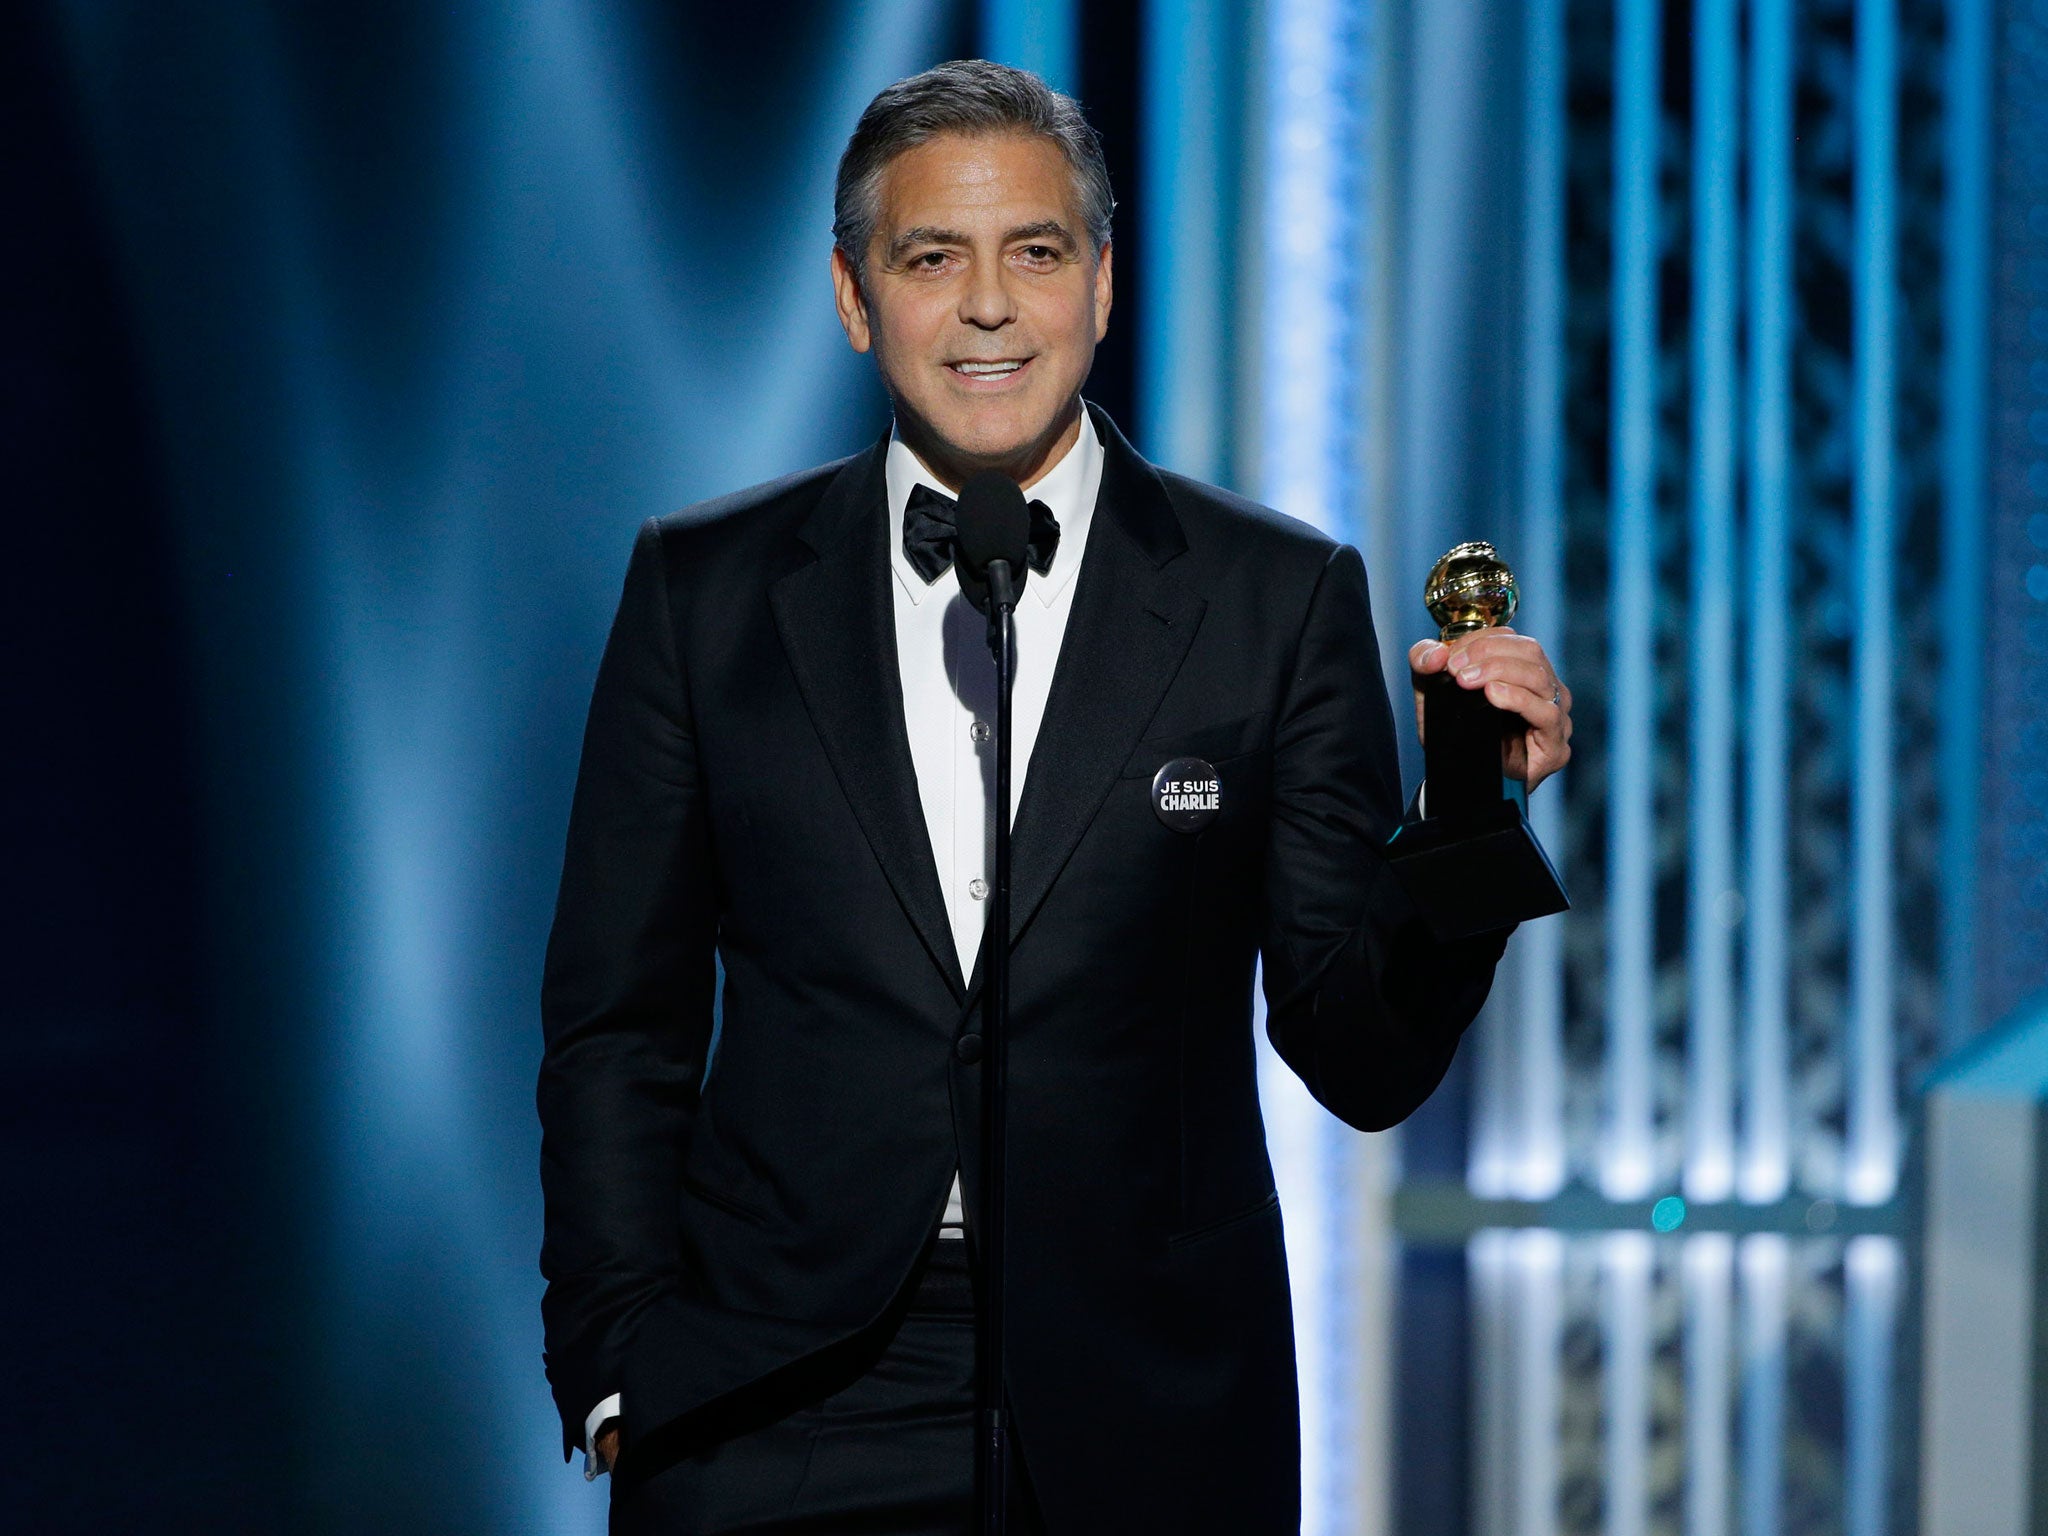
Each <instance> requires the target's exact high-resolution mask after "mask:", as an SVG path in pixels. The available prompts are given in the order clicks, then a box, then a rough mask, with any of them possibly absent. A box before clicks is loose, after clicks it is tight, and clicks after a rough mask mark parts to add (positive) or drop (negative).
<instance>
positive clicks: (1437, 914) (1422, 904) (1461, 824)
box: [1387, 798, 1571, 939]
mask: <svg viewBox="0 0 2048 1536" xmlns="http://www.w3.org/2000/svg"><path fill="white" fill-rule="evenodd" d="M1387 863H1388V864H1389V865H1390V866H1391V867H1392V869H1393V871H1394V874H1395V877H1396V878H1397V879H1399V880H1400V882H1401V885H1402V887H1403V888H1404V889H1405V890H1406V891H1407V892H1408V897H1409V899H1410V900H1411V901H1413V902H1414V903H1415V909H1416V911H1418V912H1420V913H1421V914H1422V920H1423V921H1424V922H1426V923H1427V924H1429V929H1430V932H1431V933H1433V934H1435V935H1436V936H1437V937H1438V938H1439V939H1463V938H1470V937H1471V936H1472V935H1473V934H1476V933H1493V932H1495V931H1497V930H1499V929H1502V928H1508V927H1512V926H1513V925H1514V924H1516V923H1521V922H1527V921H1528V920H1529V919H1530V918H1532V917H1548V916H1549V915H1550V914H1551V913H1553V912H1563V911H1565V910H1566V909H1567V908H1569V907H1570V906H1571V902H1570V901H1569V900H1568V899H1567V898H1566V896H1565V893H1564V884H1563V882H1562V881H1560V880H1559V879H1558V878H1557V871H1556V870H1555V869H1553V868H1551V865H1550V856H1549V855H1548V854H1546V853H1545V852H1544V851H1543V845H1542V844H1541V843H1539V842H1537V841H1536V834H1535V833H1534V832H1533V831H1532V830H1530V827H1529V822H1528V819H1527V818H1526V817H1524V816H1523V814H1522V807H1521V806H1520V805H1519V804H1518V803H1517V802H1516V801H1514V800H1511V799H1507V798H1503V799H1501V800H1500V801H1499V802H1498V804H1497V806H1496V807H1495V809H1494V810H1493V811H1492V812H1491V813H1490V814H1487V813H1480V814H1466V815H1460V816H1449V815H1446V816H1436V817H1432V818H1431V819H1429V820H1428V821H1416V822H1410V823H1408V824H1407V825H1405V826H1403V827H1402V828H1401V829H1400V831H1398V832H1396V833H1395V834H1394V838H1393V841H1392V842H1390V843H1388V844H1387Z"/></svg>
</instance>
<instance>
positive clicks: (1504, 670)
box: [1451, 651, 1559, 700]
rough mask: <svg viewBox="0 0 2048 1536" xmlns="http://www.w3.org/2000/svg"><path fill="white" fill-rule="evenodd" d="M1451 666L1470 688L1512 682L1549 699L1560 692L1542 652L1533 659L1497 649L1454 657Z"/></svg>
mask: <svg viewBox="0 0 2048 1536" xmlns="http://www.w3.org/2000/svg"><path fill="white" fill-rule="evenodd" d="M1451 667H1452V674H1451V675H1452V676H1454V677H1455V678H1457V680H1458V682H1459V683H1460V684H1462V685H1463V686H1464V687H1467V688H1478V687H1481V686H1483V685H1485V684H1487V683H1496V682H1497V683H1509V684H1512V685H1513V686H1515V687H1517V688H1526V689H1528V690H1529V691H1530V692H1531V693H1540V694H1541V695H1543V697H1544V698H1545V699H1546V700H1548V699H1550V698H1551V697H1552V696H1553V695H1554V694H1556V693H1558V692H1559V688H1558V680H1557V674H1556V673H1554V672H1552V671H1551V670H1550V666H1549V664H1548V663H1547V662H1545V661H1544V660H1543V659H1542V657H1541V656H1540V655H1539V656H1536V657H1533V658H1532V657H1530V656H1527V655H1525V654H1523V653H1521V652H1512V651H1511V652H1500V651H1495V652H1493V653H1492V654H1490V655H1482V656H1471V657H1464V656H1460V657H1454V658H1453V659H1452V663H1451Z"/></svg>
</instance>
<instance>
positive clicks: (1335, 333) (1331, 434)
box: [1258, 0, 1367, 1536]
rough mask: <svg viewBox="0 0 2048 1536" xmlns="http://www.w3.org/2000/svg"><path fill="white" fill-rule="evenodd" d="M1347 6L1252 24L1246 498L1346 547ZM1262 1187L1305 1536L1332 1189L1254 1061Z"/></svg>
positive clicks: (1337, 1463)
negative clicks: (1282, 1264)
mask: <svg viewBox="0 0 2048 1536" xmlns="http://www.w3.org/2000/svg"><path fill="white" fill-rule="evenodd" d="M1363 9H1364V7H1363V3H1362V0H1273V3H1272V4H1271V6H1270V7H1269V8H1268V10H1267V11H1266V13H1265V26H1266V31H1265V39H1264V42H1265V50H1264V53H1265V58H1264V62H1265V70H1264V73H1263V78H1262V79H1261V81H1260V96H1261V99H1262V101H1263V105H1264V111H1265V115H1266V121H1265V123H1264V130H1265V131H1264V134H1263V163H1262V165H1261V167H1260V172H1261V177H1260V179H1261V183H1262V200H1261V207H1260V215H1259V216H1260V229H1261V236H1262V247H1263V249H1262V253H1261V254H1262V257H1263V261H1262V267H1263V271H1264V274H1265V277H1264V283H1263V288H1264V303H1263V307H1262V313H1261V315H1260V317H1259V318H1260V325H1259V331H1260V366H1259V378H1260V389H1259V400H1260V405H1261V416H1260V432H1259V439H1260V442H1259V462H1260V464H1261V466H1262V471H1261V476H1260V483H1259V489H1258V494H1259V498H1260V499H1261V500H1262V501H1265V502H1266V503H1268V504H1269V505H1271V506H1274V507H1277V508H1279V509H1280V510H1281V511H1282V512H1286V513H1289V514H1291V515H1293V516H1295V517H1299V518H1301V519H1303V520H1304V521H1306V522H1310V523H1313V524H1315V525H1316V526H1317V527H1319V528H1322V529H1325V530H1327V531H1329V532H1332V533H1335V534H1337V535H1338V536H1339V537H1340V538H1344V537H1351V536H1352V535H1353V533H1354V530H1353V529H1352V527H1351V526H1350V525H1351V516H1350V513H1351V499H1352V484H1351V476H1350V474H1349V473H1348V471H1349V468H1350V466H1351V465H1352V464H1353V463H1354V462H1355V459H1354V452H1353V450H1354V447H1355V444H1354V442H1353V439H1352V435H1351V434H1352V429H1353V418H1354V412H1353V410H1352V406H1353V404H1354V401H1355V398H1356V391H1355V389H1354V387H1353V385H1354V380H1353V378H1352V376H1351V374H1352V362H1353V358H1354V356H1355V352H1354V348H1353V345H1352V336H1353V332H1354V330H1355V321H1356V316H1355V314H1354V313H1353V311H1354V309H1355V308H1356V305H1357V301H1358V299H1359V297H1360V285H1359V282H1358V272H1357V266H1358V259H1359V258H1358V252H1357V250H1356V247H1357V244H1358V242H1357V241H1356V240H1354V239H1353V238H1352V220H1351V217H1350V215H1351V191H1352V183H1351V179H1350V178H1351V164H1352V160H1353V158H1354V152H1355V148H1356V145H1355V138H1354V134H1353V131H1352V121H1351V109H1350V103H1349V101H1348V99H1347V92H1348V91H1349V90H1351V89H1352V88H1354V87H1355V86H1356V84H1357V83H1358V82H1359V81H1362V80H1363V79H1365V78H1367V75H1366V71H1365V70H1364V69H1363V68H1362V67H1360V61H1359V60H1358V59H1357V58H1356V57H1355V55H1356V54H1357V53H1358V52H1359V50H1360V48H1361V40H1362V38H1363V36H1364V26H1363V23H1364V20H1365V17H1364V15H1363ZM1260 1089H1261V1095H1262V1098H1263V1100H1264V1103H1265V1107H1266V1115H1267V1127H1268V1140H1269V1144H1270V1145H1271V1147H1272V1150H1273V1154H1274V1176H1275V1178H1276V1179H1277V1180H1278V1181H1279V1183H1280V1196H1281V1203H1282V1205H1283V1207H1284V1209H1285V1210H1286V1213H1287V1256H1288V1270H1289V1274H1290V1277H1291V1281H1292V1285H1293V1291H1294V1331H1295V1359H1296V1369H1297V1371H1298V1373H1299V1377H1300V1397H1301V1459H1302V1468H1301V1471H1302V1488H1301V1491H1302V1512H1301V1514H1302V1518H1301V1529H1302V1531H1303V1532H1304V1536H1326V1533H1332V1532H1336V1531H1338V1530H1341V1529H1343V1528H1344V1525H1345V1521H1346V1510H1345V1508H1344V1505H1345V1503H1346V1500H1347V1495H1348V1492H1349V1489H1350V1484H1349V1482H1348V1480H1347V1479H1346V1477H1345V1475H1344V1473H1345V1470H1346V1469H1347V1468H1348V1466H1349V1464H1350V1460H1351V1455H1350V1449H1349V1447H1348V1446H1346V1445H1343V1444H1340V1443H1339V1436H1338V1431H1339V1429H1340V1427H1341V1425H1342V1423H1343V1415H1342V1400H1341V1391H1342V1384H1343V1378H1342V1369H1341V1368H1342V1363H1343V1359H1344V1351H1345V1332H1346V1330H1345V1329H1344V1328H1343V1327H1342V1326H1341V1322H1342V1316H1343V1294H1342V1292H1343V1287H1342V1286H1341V1285H1340V1284H1339V1283H1338V1269H1339V1264H1340V1260H1341V1257H1342V1252H1343V1247H1342V1245H1343V1231H1342V1226H1341V1218H1342V1213H1343V1211H1344V1209H1345V1208H1344V1206H1343V1204H1342V1203H1341V1198H1340V1197H1341V1195H1342V1193H1343V1191H1342V1190H1341V1189H1340V1188H1339V1187H1338V1184H1339V1181H1338V1180H1337V1179H1336V1178H1335V1177H1334V1169H1333V1166H1332V1164H1333V1161H1334V1158H1333V1143H1334V1138H1335V1136H1336V1134H1337V1133H1336V1132H1334V1131H1333V1130H1332V1128H1331V1126H1330V1123H1329V1121H1328V1118H1327V1116H1325V1114H1324V1113H1323V1111H1322V1110H1321V1108H1320V1107H1319V1106H1317V1105H1316V1103H1315V1102H1314V1101H1313V1100H1312V1099H1311V1098H1310V1097H1309V1095H1308V1093H1307V1091H1306V1090H1305V1089H1303V1088H1302V1087H1301V1085H1300V1083H1299V1082H1298V1081H1296V1080H1295V1079H1294V1077H1293V1075H1292V1074H1291V1073H1288V1072H1286V1070H1285V1069H1284V1068H1282V1067H1280V1066H1279V1065H1278V1063H1277V1058H1275V1057H1274V1056H1273V1055H1272V1053H1271V1052H1270V1051H1265V1052H1264V1053H1263V1054H1262V1056H1261V1070H1260Z"/></svg>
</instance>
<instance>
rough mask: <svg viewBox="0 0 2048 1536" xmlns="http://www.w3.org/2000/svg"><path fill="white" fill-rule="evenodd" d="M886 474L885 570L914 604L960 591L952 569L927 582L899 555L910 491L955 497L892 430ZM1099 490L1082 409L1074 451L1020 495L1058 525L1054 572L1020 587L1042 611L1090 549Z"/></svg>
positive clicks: (1097, 454) (1097, 453) (1097, 465)
mask: <svg viewBox="0 0 2048 1536" xmlns="http://www.w3.org/2000/svg"><path fill="white" fill-rule="evenodd" d="M885 474H886V476H887V480H888V491H889V569H891V570H892V571H894V572H895V573H896V580H897V582H898V583H899V584H900V585H901V586H902V588H903V590H904V592H905V594H906V595H908V597H909V598H910V601H911V602H912V603H913V604H917V603H922V602H923V601H924V600H925V598H926V597H928V596H930V595H931V594H932V593H933V592H944V593H947V594H950V593H952V592H954V591H956V590H958V587H959V582H958V580H957V578H955V577H954V575H953V571H952V567H950V566H948V567H947V568H946V570H945V571H944V572H943V573H941V574H940V575H939V576H938V577H937V578H936V579H934V580H933V581H931V582H927V581H926V580H925V579H924V578H923V577H922V576H920V575H918V574H917V568H916V567H915V566H913V565H912V564H911V563H910V557H909V556H908V555H906V554H905V553H904V552H903V509H904V507H905V506H907V505H908V504H909V502H910V492H911V489H912V488H913V487H915V486H919V485H928V486H930V487H931V488H932V489H933V490H935V491H937V492H939V493H940V494H941V495H943V496H948V497H950V496H951V495H952V494H953V493H952V492H951V491H949V490H947V489H946V488H945V486H943V485H941V484H940V483H939V481H938V478H937V477H936V476H935V475H933V474H932V472H931V471H930V470H928V469H926V468H925V466H924V460H922V459H920V458H919V457H918V456H917V455H916V454H915V453H913V452H911V450H910V448H909V447H908V446H907V445H906V444H905V443H904V441H903V439H902V438H900V437H898V436H897V435H896V431H895V429H894V428H893V427H892V428H890V431H889V455H888V459H887V462H886V467H885ZM1101 489H1102V439H1101V438H1100V437H1098V436H1096V434H1095V423H1094V421H1093V420H1092V419H1091V418H1090V417H1089V415H1088V410H1087V408H1086V407H1085V406H1084V407H1082V410H1081V431H1080V434H1079V435H1078V436H1077V437H1076V438H1075V439H1074V443H1073V446H1072V447H1070V448H1069V449H1068V450H1067V451H1066V453H1065V454H1063V455H1062V456H1061V458H1060V461H1059V462H1058V463H1057V464H1055V465H1053V467H1052V468H1051V469H1049V470H1047V471H1046V472H1045V474H1044V475H1043V476H1041V477H1040V479H1039V481H1038V483H1037V484H1036V485H1034V486H1032V487H1031V488H1030V489H1029V490H1027V491H1026V492H1025V493H1024V498H1025V500H1027V501H1042V502H1044V503H1045V504H1046V506H1047V507H1048V508H1050V509H1051V511H1052V515H1053V517H1054V518H1055V519H1057V520H1058V522H1059V525H1060V544H1059V548H1058V550H1056V551H1055V552H1054V554H1053V557H1052V569H1051V570H1049V571H1047V572H1046V573H1045V574H1044V575H1043V576H1041V575H1039V574H1038V572H1036V571H1033V572H1032V573H1031V575H1030V577H1029V579H1027V580H1026V581H1025V583H1024V590H1025V592H1026V593H1029V594H1033V595H1035V596H1036V597H1037V598H1038V601H1039V603H1040V604H1041V605H1042V606H1044V607H1047V608H1050V607H1051V606H1052V605H1053V602H1054V600H1055V599H1057V598H1058V597H1059V595H1060V593H1062V592H1063V591H1065V590H1066V588H1067V584H1068V583H1069V582H1071V581H1072V580H1073V579H1074V577H1075V575H1076V574H1077V573H1078V572H1079V571H1080V569H1081V554H1082V551H1083V550H1085V549H1086V548H1087V547H1088V529H1089V526H1090V525H1091V524H1092V523H1093V522H1094V521H1095V498H1096V496H1097V494H1098V493H1099V492H1100V491H1101Z"/></svg>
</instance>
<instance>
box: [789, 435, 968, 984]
mask: <svg viewBox="0 0 2048 1536" xmlns="http://www.w3.org/2000/svg"><path fill="white" fill-rule="evenodd" d="M887 448H888V442H887V439H884V440H883V442H882V443H880V444H878V445H877V446H876V447H874V448H872V449H870V450H869V451H868V452H866V453H864V454H862V455H860V456H859V457H858V458H855V459H853V460H851V461H850V462H849V463H848V464H847V466H846V467H845V468H844V469H843V470H841V471H840V472H839V474H838V476H837V477H836V478H835V479H834V480H833V481H832V484H831V485H830V486H829V487H827V489H826V491H825V494H824V495H823V496H822V497H821V498H820V499H819V502H818V506H817V508H816V510H815V511H814V512H813V513H812V514H811V516H810V518H809V519H808V520H807V521H806V522H805V523H804V526H803V527H802V528H801V529H800V530H799V531H798V537H799V538H801V539H802V540H803V541H804V543H806V544H807V545H809V546H810V547H811V549H812V550H813V551H815V553H816V556H817V558H816V559H814V560H812V561H811V562H810V563H809V564H806V565H802V566H799V567H798V568H797V569H796V570H794V571H792V572H790V573H789V574H788V575H787V576H784V577H782V578H781V579H780V580H779V581H777V582H776V583H775V584H774V585H773V586H772V587H771V588H770V589H769V603H770V606H771V607H772V608H773V610H774V613H775V627H776V630H777V631H778V633H780V635H781V637H782V645H783V649H784V650H785V651H786V652H787V653H788V656H789V664H790V667H791V669H792V670H793V671H794V672H795V673H796V680H797V687H798V688H799V690H800V691H801V692H802V694H803V700H804V705H805V707H806V708H807V709H808V710H809V711H810V715H811V720H812V723H813V724H814V725H815V726H816V727H817V731H818V735H819V738H820V739H821V740H822V741H823V742H824V744H825V755H826V756H827V757H828V758H829V759H830V760H831V763H832V770H833V772H834V773H835V774H836V775H837V776H838V779H839V785H840V788H841V789H842V790H843V791H844V792H845V794H846V798H847V801H848V802H849V803H850V804H851V805H852V807H853V814H854V817H855V819H856V820H858V821H859V823H860V828H861V831H862V832H863V833H864V834H865V835H866V837H867V840H868V845H869V846H870V847H871V848H872V849H873V850H874V854H875V858H876V860H877V861H878V862H879V863H880V864H881V866H882V872H883V874H885V875H886V876H887V877H888V880H889V884H890V886H891V887H892V888H894V890H895V892H896V899H897V900H898V901H899V902H901V903H902V906H903V911H904V915H905V916H906V917H908V918H909V919H910V922H911V924H912V926H913V927H915V928H916V929H917V934H918V937H919V938H920V939H922V940H923V941H924V946H925V948H926V949H927V950H928V951H930V953H931V957H932V960H933V961H934V962H935V963H936V964H937V965H938V967H939V969H940V971H941V972H943V973H944V975H945V977H946V981H947V984H948V985H949V986H951V987H952V989H953V992H954V995H955V996H964V995H965V990H966V989H965V984H964V982H963V980H962V978H961V975H960V960H959V956H958V954H957V953H956V951H955V949H954V945H953V930H952V927H951V925H950V924H949V923H948V921H947V918H946V903H945V897H944V895H943V894H942V893H941V891H940V889H939V875H938V870H937V868H936V866H934V865H933V863H932V853H931V836H930V834H929V833H928V832H927V831H926V829H925V823H924V810H923V807H922V805H921V803H920V802H919V799H918V790H917V770H916V768H915V767H914V766H913V764H912V763H911V759H910V740H909V737H908V736H907V734H906V733H905V728H904V723H903V675H902V673H901V671H900V670H899V669H898V666H897V660H896V626H895V621H894V617H893V614H892V610H891V608H890V598H889V582H890V580H891V576H890V573H889V545H888V537H889V529H888V526H887V524H888V519H887V517H886V516H885V515H884V512H885V508H886V505H887V499H888V497H887V481H886V477H885V473H884V464H885V455H886V452H887Z"/></svg>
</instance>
